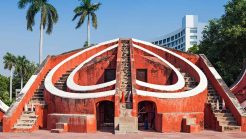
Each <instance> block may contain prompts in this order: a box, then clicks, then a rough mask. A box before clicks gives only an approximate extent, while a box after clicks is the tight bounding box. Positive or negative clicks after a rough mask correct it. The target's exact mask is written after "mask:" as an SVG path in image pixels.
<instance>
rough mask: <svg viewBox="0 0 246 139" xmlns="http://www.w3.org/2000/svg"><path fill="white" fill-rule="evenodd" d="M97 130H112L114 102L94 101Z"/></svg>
mask: <svg viewBox="0 0 246 139" xmlns="http://www.w3.org/2000/svg"><path fill="white" fill-rule="evenodd" d="M96 116H97V130H100V131H107V132H113V131H114V102H112V101H108V100H105V101H100V102H98V103H96Z"/></svg>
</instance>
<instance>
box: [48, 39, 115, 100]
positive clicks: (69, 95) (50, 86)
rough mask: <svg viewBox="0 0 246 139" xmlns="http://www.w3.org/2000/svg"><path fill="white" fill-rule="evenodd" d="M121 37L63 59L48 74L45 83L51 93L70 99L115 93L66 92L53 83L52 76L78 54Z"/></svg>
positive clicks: (113, 91)
mask: <svg viewBox="0 0 246 139" xmlns="http://www.w3.org/2000/svg"><path fill="white" fill-rule="evenodd" d="M118 41H119V39H114V40H110V41H106V42H103V43H99V44H97V45H95V46H92V47H90V48H88V49H85V50H82V51H80V52H78V53H76V54H73V55H72V56H70V57H68V58H66V59H65V60H63V61H62V62H60V63H59V64H57V65H56V66H55V67H54V68H53V69H52V70H51V71H50V72H49V73H48V75H47V76H46V78H45V81H44V85H45V89H46V90H47V91H48V92H50V93H51V94H53V95H55V96H58V97H62V98H69V99H87V98H99V97H106V96H112V95H114V94H115V92H116V90H110V91H104V92H97V93H72V92H66V91H63V90H60V89H57V88H56V87H55V86H54V84H53V83H52V78H53V75H54V73H55V72H56V71H57V70H58V69H59V68H60V67H61V66H62V65H63V64H65V63H67V62H69V61H70V60H72V59H74V58H75V57H77V56H80V55H81V54H83V53H85V52H87V51H90V50H92V49H95V48H98V47H100V46H102V45H105V44H109V43H113V42H118Z"/></svg>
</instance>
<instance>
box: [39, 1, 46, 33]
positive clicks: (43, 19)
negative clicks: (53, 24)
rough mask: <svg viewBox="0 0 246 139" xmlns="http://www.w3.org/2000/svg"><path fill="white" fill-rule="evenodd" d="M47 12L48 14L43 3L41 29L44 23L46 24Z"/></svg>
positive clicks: (44, 25)
mask: <svg viewBox="0 0 246 139" xmlns="http://www.w3.org/2000/svg"><path fill="white" fill-rule="evenodd" d="M47 14H48V9H47V7H46V5H45V4H43V5H42V8H41V22H40V25H41V24H42V25H43V29H45V27H46V24H47ZM40 27H41V26H40Z"/></svg>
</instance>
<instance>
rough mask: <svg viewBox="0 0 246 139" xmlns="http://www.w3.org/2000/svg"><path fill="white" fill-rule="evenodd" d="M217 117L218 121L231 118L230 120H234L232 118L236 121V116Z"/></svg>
mask: <svg viewBox="0 0 246 139" xmlns="http://www.w3.org/2000/svg"><path fill="white" fill-rule="evenodd" d="M216 118H217V120H218V121H223V120H224V121H225V120H229V121H232V120H234V121H235V119H234V117H232V116H228V117H216Z"/></svg>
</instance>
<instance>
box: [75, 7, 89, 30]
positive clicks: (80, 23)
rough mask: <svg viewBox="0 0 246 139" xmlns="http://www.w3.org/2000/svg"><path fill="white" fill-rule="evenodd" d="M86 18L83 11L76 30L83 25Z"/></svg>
mask: <svg viewBox="0 0 246 139" xmlns="http://www.w3.org/2000/svg"><path fill="white" fill-rule="evenodd" d="M86 16H87V12H86V11H83V12H82V13H81V15H80V19H79V22H78V23H77V26H76V29H78V28H79V27H80V26H81V25H82V24H83V23H84V21H85V18H86Z"/></svg>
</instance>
